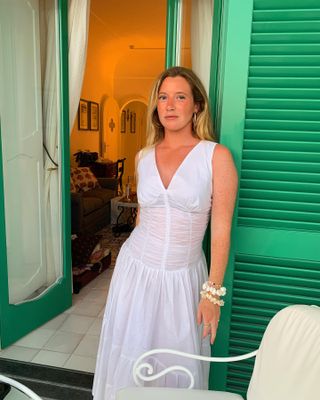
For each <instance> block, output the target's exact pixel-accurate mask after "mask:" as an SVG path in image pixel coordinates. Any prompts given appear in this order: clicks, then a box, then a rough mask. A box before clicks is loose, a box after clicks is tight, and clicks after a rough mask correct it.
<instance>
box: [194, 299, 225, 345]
mask: <svg viewBox="0 0 320 400" xmlns="http://www.w3.org/2000/svg"><path fill="white" fill-rule="evenodd" d="M219 320H220V306H218V305H217V304H213V303H211V302H210V301H209V300H207V299H201V300H200V303H199V306H198V314H197V322H198V325H200V324H201V323H203V335H202V337H206V336H208V335H210V343H211V344H213V342H214V339H215V337H216V333H217V329H218V324H219Z"/></svg>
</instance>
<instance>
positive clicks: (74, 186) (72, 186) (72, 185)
mask: <svg viewBox="0 0 320 400" xmlns="http://www.w3.org/2000/svg"><path fill="white" fill-rule="evenodd" d="M70 191H71V193H77V192H78V189H77V186H76V185H75V184H74V182H73V179H72V177H71V178H70Z"/></svg>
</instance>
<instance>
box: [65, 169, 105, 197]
mask: <svg viewBox="0 0 320 400" xmlns="http://www.w3.org/2000/svg"><path fill="white" fill-rule="evenodd" d="M71 178H72V179H73V182H74V184H75V185H76V187H78V188H79V191H82V192H87V191H88V190H91V189H94V188H96V187H100V185H99V182H98V180H97V178H96V177H95V176H94V174H93V173H92V171H91V169H90V168H88V167H78V168H71Z"/></svg>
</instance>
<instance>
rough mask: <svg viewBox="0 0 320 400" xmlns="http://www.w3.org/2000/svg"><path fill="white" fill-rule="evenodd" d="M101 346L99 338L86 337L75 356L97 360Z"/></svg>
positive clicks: (76, 350)
mask: <svg viewBox="0 0 320 400" xmlns="http://www.w3.org/2000/svg"><path fill="white" fill-rule="evenodd" d="M98 346H99V337H98V336H93V335H85V337H84V338H83V339H82V340H81V342H80V343H79V345H78V347H77V348H76V349H75V351H74V353H73V354H76V355H77V356H85V357H92V358H95V357H96V356H97V352H98Z"/></svg>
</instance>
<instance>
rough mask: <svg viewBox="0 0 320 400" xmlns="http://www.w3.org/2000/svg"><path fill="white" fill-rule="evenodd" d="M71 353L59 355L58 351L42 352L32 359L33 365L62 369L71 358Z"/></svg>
mask: <svg viewBox="0 0 320 400" xmlns="http://www.w3.org/2000/svg"><path fill="white" fill-rule="evenodd" d="M70 356H71V354H69V353H58V352H56V351H49V350H40V351H39V353H38V354H37V355H36V356H35V357H34V358H33V359H32V362H33V363H36V364H44V365H51V366H53V367H62V366H63V365H64V364H65V363H66V361H67V360H68V359H69V358H70Z"/></svg>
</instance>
